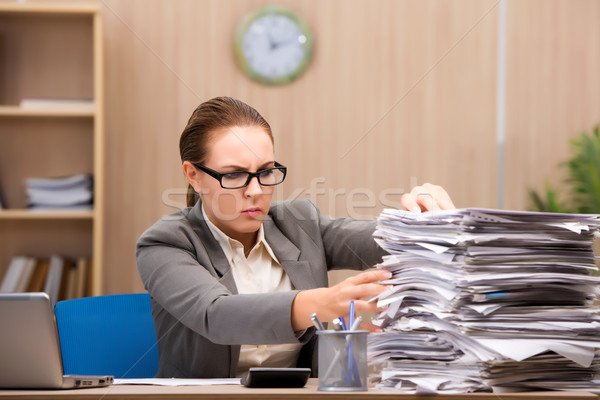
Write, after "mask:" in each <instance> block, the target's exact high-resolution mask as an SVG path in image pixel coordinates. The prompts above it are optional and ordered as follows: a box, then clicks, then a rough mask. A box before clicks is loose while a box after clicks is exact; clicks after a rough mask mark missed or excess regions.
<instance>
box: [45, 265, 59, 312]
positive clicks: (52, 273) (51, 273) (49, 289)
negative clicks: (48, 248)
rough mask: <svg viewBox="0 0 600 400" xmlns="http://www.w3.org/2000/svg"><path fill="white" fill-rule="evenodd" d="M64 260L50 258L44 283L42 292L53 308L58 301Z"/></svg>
mask: <svg viewBox="0 0 600 400" xmlns="http://www.w3.org/2000/svg"><path fill="white" fill-rule="evenodd" d="M63 269H64V260H63V257H62V256H59V255H53V256H52V257H50V266H49V267H48V274H47V275H46V281H45V282H44V292H46V293H47V294H48V297H49V298H50V302H51V303H52V305H53V306H54V304H56V302H57V301H58V296H59V293H60V289H61V281H62V277H63Z"/></svg>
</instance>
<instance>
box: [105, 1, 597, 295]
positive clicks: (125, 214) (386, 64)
mask: <svg viewBox="0 0 600 400" xmlns="http://www.w3.org/2000/svg"><path fill="white" fill-rule="evenodd" d="M101 3H102V4H103V6H104V20H105V36H106V37H105V46H106V48H105V57H106V99H107V104H106V115H107V120H106V157H107V160H106V165H107V170H106V174H105V175H106V183H105V188H106V194H105V200H106V206H107V209H106V212H105V215H106V223H105V227H106V238H105V240H106V242H105V243H106V254H105V257H104V260H105V262H106V265H105V285H104V286H105V292H106V293H120V292H131V291H139V290H142V289H143V287H142V285H141V282H140V281H139V277H138V275H137V270H136V267H135V257H134V251H135V241H136V239H137V237H138V236H139V235H140V234H141V233H142V232H143V231H144V229H146V228H147V227H148V226H150V225H151V224H152V223H153V222H154V221H155V220H156V219H158V218H160V217H161V216H163V215H166V214H168V213H171V212H173V211H174V210H176V209H177V208H178V207H181V206H183V202H184V197H183V195H182V192H183V190H184V188H185V182H184V179H183V176H182V173H181V167H180V161H179V158H178V147H177V142H178V138H179V134H180V132H181V130H182V128H183V126H184V125H185V123H186V121H187V118H188V117H189V115H190V113H191V111H192V110H193V109H194V107H195V106H196V105H197V104H199V103H200V102H202V101H204V100H206V99H209V98H211V97H214V96H218V95H229V96H234V97H238V98H240V99H242V100H244V101H246V102H248V103H249V104H251V105H253V106H254V107H255V108H257V109H258V110H259V111H260V112H261V113H262V114H263V115H264V116H265V117H266V119H267V120H268V121H269V122H270V123H271V126H272V128H273V131H274V135H275V142H276V146H275V147H276V159H277V160H279V161H280V162H281V163H283V164H285V165H286V166H288V168H289V175H288V178H287V180H286V182H285V185H283V187H282V188H281V190H280V191H279V192H278V193H277V196H276V197H277V198H280V199H284V198H290V197H295V196H300V197H311V198H313V199H314V200H315V201H316V202H317V203H318V204H319V206H320V207H321V209H322V211H323V212H324V213H327V214H331V215H335V216H347V215H349V216H355V217H359V218H371V217H374V216H376V215H377V214H378V213H379V211H380V210H381V209H382V208H383V207H388V206H392V207H393V206H397V205H398V200H399V197H400V194H401V193H402V192H403V191H405V190H407V189H409V188H410V187H412V186H414V185H415V184H422V183H424V182H434V183H438V184H440V185H443V186H444V187H445V188H446V189H447V190H448V191H449V192H450V194H451V195H452V197H453V199H454V201H455V203H456V205H457V206H459V207H466V206H480V207H496V206H497V204H498V202H497V196H498V193H497V187H498V181H497V176H498V170H497V165H498V164H497V161H498V160H497V151H498V146H497V144H496V96H497V90H496V76H497V40H498V35H497V32H498V1H497V0H446V1H438V0H430V1H427V0H377V1H370V0H327V1H318V0H295V1H285V0H273V1H262V0H220V1H208V0H177V1H172V0H127V1H124V0H104V1H102V2H101ZM599 3H600V2H598V1H596V0H589V1H588V0H575V1H570V0H519V1H509V2H508V8H507V11H508V12H507V32H508V34H507V45H508V46H507V64H506V66H507V88H506V89H507V92H506V93H507V102H506V105H507V117H506V127H507V130H506V135H507V138H506V159H505V162H506V167H505V182H504V195H503V201H504V206H505V207H507V208H516V209H524V208H525V207H526V206H527V197H526V190H527V188H528V187H529V186H534V187H541V186H543V183H544V181H545V180H551V181H556V179H557V178H556V177H555V175H556V170H555V169H554V167H555V165H556V163H558V162H559V161H561V160H562V159H564V157H565V156H566V155H567V138H569V137H571V136H573V135H574V134H575V133H577V132H578V131H580V130H583V129H587V130H590V129H591V127H592V126H593V125H594V124H596V123H598V122H600V98H599V97H600V90H599V89H600V82H599V80H598V76H597V74H598V71H600V68H599V67H600V65H599V63H600V54H599V49H600V43H599V41H600V34H599V32H598V29H599V28H598V23H597V21H599V20H600V8H599ZM266 4H280V5H283V6H286V7H288V8H290V9H292V10H294V11H296V12H297V13H299V14H300V15H302V16H303V17H304V18H305V19H306V20H307V22H308V24H309V25H310V27H311V29H312V30H313V33H314V37H315V49H314V50H315V51H314V58H313V60H312V63H311V65H310V66H309V68H308V70H307V71H306V73H305V74H304V75H303V76H302V77H300V78H299V79H298V80H297V81H295V82H293V83H291V84H289V85H285V86H281V87H266V86H262V85H260V84H257V83H254V82H252V81H250V80H249V79H247V78H246V77H245V76H244V75H243V74H242V73H241V72H240V71H239V69H238V68H237V66H236V64H235V61H234V57H233V52H232V42H233V35H234V30H235V28H236V25H237V24H238V23H239V21H240V20H241V19H242V17H243V16H244V15H246V14H247V13H248V12H251V11H253V10H255V9H256V8H257V7H259V6H261V5H266Z"/></svg>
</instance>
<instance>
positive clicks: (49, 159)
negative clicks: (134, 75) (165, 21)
mask: <svg viewBox="0 0 600 400" xmlns="http://www.w3.org/2000/svg"><path fill="white" fill-rule="evenodd" d="M102 36H103V35H102V16H101V6H100V5H98V4H83V3H64V4H60V3H51V2H47V3H32V4H28V3H23V4H21V3H0V59H1V60H3V61H2V63H1V65H0V190H1V191H2V195H3V198H4V202H5V204H4V208H3V209H0V279H2V277H3V276H4V273H5V272H6V269H7V267H8V265H9V263H10V260H11V259H12V258H13V257H15V256H18V255H25V256H32V257H36V258H44V259H49V258H50V257H51V256H52V255H53V254H59V255H62V256H64V257H68V258H71V259H73V260H76V259H78V258H81V257H87V258H90V259H91V261H92V262H91V264H92V265H93V269H92V270H91V271H90V282H91V283H90V294H92V295H99V294H102V275H103V274H102V265H103V263H102V255H103V225H102V224H103V179H104V176H103V170H104V165H103V164H104V151H103V148H104V135H103V129H104V128H103V124H104V97H103V96H104V94H103V54H102V49H103V43H102ZM31 99H33V100H36V101H37V100H44V102H39V104H37V103H35V104H36V105H34V106H31V105H28V106H24V102H23V101H24V100H31ZM77 99H85V100H86V101H85V102H82V105H81V106H78V105H77V104H76V100H77ZM66 101H69V102H71V103H72V104H69V103H65V102H66ZM65 104H66V105H65ZM54 105H56V106H54ZM80 173H89V174H92V175H93V177H94V180H93V182H94V183H93V186H94V188H93V190H94V201H93V202H94V206H93V210H89V211H86V210H84V211H79V210H60V211H53V210H30V209H28V208H27V197H26V191H25V179H26V178H51V177H61V176H69V175H76V174H80Z"/></svg>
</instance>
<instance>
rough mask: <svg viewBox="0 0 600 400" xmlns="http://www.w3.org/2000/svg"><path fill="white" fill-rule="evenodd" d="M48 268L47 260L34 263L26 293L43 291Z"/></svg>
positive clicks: (48, 262)
mask: <svg viewBox="0 0 600 400" xmlns="http://www.w3.org/2000/svg"><path fill="white" fill-rule="evenodd" d="M49 267H50V261H49V260H39V261H38V262H37V263H36V265H35V269H34V270H33V275H32V276H31V279H30V280H29V286H28V287H27V291H28V292H42V291H44V282H45V281H46V275H47V274H48V268H49Z"/></svg>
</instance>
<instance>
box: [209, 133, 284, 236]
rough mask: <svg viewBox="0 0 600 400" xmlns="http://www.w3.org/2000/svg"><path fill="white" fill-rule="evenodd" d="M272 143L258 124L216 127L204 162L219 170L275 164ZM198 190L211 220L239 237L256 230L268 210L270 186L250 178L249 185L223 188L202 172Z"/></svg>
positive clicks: (227, 233) (263, 166)
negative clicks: (237, 187)
mask: <svg viewBox="0 0 600 400" xmlns="http://www.w3.org/2000/svg"><path fill="white" fill-rule="evenodd" d="M274 163H275V160H274V154H273V143H272V142H271V138H270V137H269V135H268V134H267V132H266V131H265V130H264V129H263V128H262V127H259V126H244V127H240V126H235V127H228V128H221V129H218V130H217V131H216V132H214V134H213V135H212V139H211V141H210V142H209V143H208V157H207V159H206V161H205V162H204V166H206V167H208V168H210V169H212V170H215V171H217V172H220V173H224V172H232V171H248V172H256V171H260V170H263V169H266V168H272V167H274V166H275V165H274ZM198 183H199V189H200V191H199V194H200V197H201V198H202V204H203V206H204V212H205V213H206V214H207V216H208V218H209V219H210V221H211V222H212V223H213V224H215V226H217V227H218V228H219V229H220V230H221V231H223V232H224V233H225V234H226V235H228V236H229V237H231V238H234V239H237V240H240V241H242V240H241V238H244V237H247V235H253V234H255V233H256V232H257V231H258V229H259V227H260V225H261V223H262V221H263V220H264V219H265V216H266V215H267V213H268V212H269V207H270V204H271V198H272V197H273V190H274V188H273V187H272V186H261V185H260V184H259V183H258V180H257V178H252V180H251V181H250V183H249V184H248V186H246V187H244V188H240V189H223V188H222V187H221V185H220V183H219V181H218V180H217V179H215V178H213V177H211V176H209V175H208V174H206V173H204V172H200V174H199V175H198Z"/></svg>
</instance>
